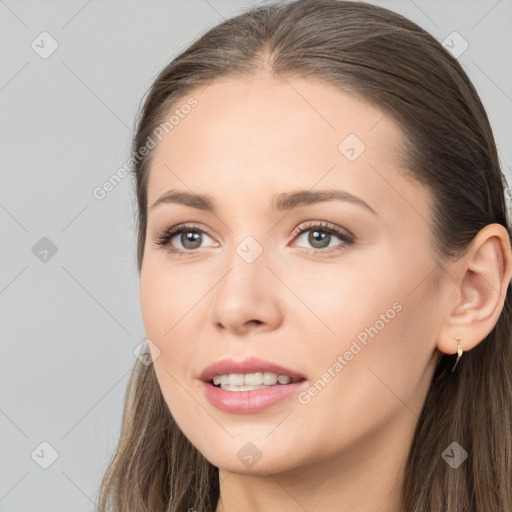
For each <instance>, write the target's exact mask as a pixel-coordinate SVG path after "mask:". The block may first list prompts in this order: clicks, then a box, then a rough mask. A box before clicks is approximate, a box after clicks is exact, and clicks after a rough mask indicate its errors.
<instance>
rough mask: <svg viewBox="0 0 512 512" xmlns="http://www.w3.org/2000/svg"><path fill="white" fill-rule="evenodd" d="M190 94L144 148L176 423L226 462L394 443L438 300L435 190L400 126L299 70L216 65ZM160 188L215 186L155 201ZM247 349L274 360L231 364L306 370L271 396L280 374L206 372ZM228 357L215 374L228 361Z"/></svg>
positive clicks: (282, 460) (389, 451)
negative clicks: (414, 161) (275, 74)
mask: <svg viewBox="0 0 512 512" xmlns="http://www.w3.org/2000/svg"><path fill="white" fill-rule="evenodd" d="M191 96H193V97H194V98H195V100H196V101H197V104H195V103H194V105H195V106H194V107H193V108H188V107H186V108H181V107H182V106H183V105H186V104H187V100H188V99H189V98H185V99H184V100H183V101H182V102H180V104H179V105H175V106H174V107H173V112H174V110H176V109H178V111H179V112H178V114H180V115H177V117H176V118H175V121H174V127H173V128H172V130H170V129H169V126H168V127H167V130H168V133H165V130H163V133H164V136H163V137H162V136H161V135H160V138H161V140H160V141H159V142H158V144H157V146H156V148H155V150H154V159H153V162H152V165H151V168H150V175H149V183H148V204H149V209H148V223H147V237H146V242H145V253H144V260H143V264H142V269H141V275H140V300H141V309H142V316H143V321H144V326H145V329H146V335H147V337H148V338H149V339H150V340H151V341H152V342H153V343H154V346H153V347H152V352H153V355H154V357H155V360H154V365H155V371H156V375H157V378H158V382H159V384H160V386H161V389H162V392H163V395H164V397H165V400H166V403H167V405H168V407H169V409H170V411H171V413H172V415H173V416H174V418H175V420H176V422H177V424H178V425H179V427H180V428H181V430H182V431H183V432H184V434H185V435H186V436H187V438H188V439H189V440H190V441H191V442H192V443H193V444H194V445H195V446H196V447H197V448H198V449H199V450H200V451H201V452H202V453H203V454H204V456H205V457H206V458H207V459H208V460H209V461H210V462H211V463H213V464H214V465H216V466H218V467H221V468H225V469H228V470H230V471H234V472H237V473H253V474H265V473H278V472H283V471H286V470H290V469H293V468H299V467H301V466H305V465H306V464H312V463H315V462H320V461H325V460H327V458H331V460H333V459H332V458H333V457H334V458H337V457H340V456H343V455H346V456H348V455H349V454H350V461H351V464H356V463H357V462H359V461H361V460H363V459H364V456H363V454H367V455H370V454H371V456H372V457H374V458H375V457H378V458H382V459H385V458H387V457H390V456H393V454H396V452H397V450H398V451H399V452H402V451H401V450H400V448H399V447H400V446H402V447H403V449H404V450H405V449H406V446H407V445H408V444H409V442H410V439H411V438H412V434H413V431H414V426H415V424H416V422H417V420H418V416H419V413H420V410H421V407H422V404H423V401H424V398H425V394H426V392H427V389H428V386H429V384H430V379H431V376H432V373H433V370H434V367H435V363H436V361H437V357H436V356H437V355H439V353H438V352H437V351H436V332H437V330H438V328H439V321H438V319H439V316H440V311H441V308H442V306H443V305H442V300H440V299H439V297H437V301H435V300H434V299H435V297H436V290H435V288H434V281H433V276H434V275H435V273H436V271H437V268H436V263H435V255H434V254H433V250H432V247H431V245H430V243H429V231H430V227H431V226H430V222H429V220H428V219H429V218H430V199H429V196H428V194H427V193H426V192H425V191H424V189H422V188H420V186H419V185H418V184H417V183H413V182H412V181H408V179H406V178H404V177H403V176H402V175H401V174H400V172H399V167H398V163H397V158H396V157H397V153H396V151H397V146H398V144H399V143H400V140H401V133H400V131H399V129H398V127H397V125H396V124H394V122H392V120H391V119H390V118H389V117H386V116H385V115H384V113H383V112H381V111H380V110H377V109H376V108H374V107H372V106H370V105H368V104H366V103H363V102H360V101H359V100H356V99H355V98H354V97H352V96H350V95H348V94H345V93H342V92H340V91H339V90H337V89H335V88H333V87H331V86H329V85H325V84H322V83H320V82H314V81H306V80H304V79H294V80H291V79H289V80H288V81H286V82H285V81H283V82H278V81H275V80H274V79H271V78H268V77H267V76H266V75H263V74H262V75H259V76H258V77H257V78H255V79H254V80H251V81H241V80H234V79H233V80H217V81H215V82H213V83H212V84H210V85H209V86H207V87H206V88H204V89H203V88H201V89H197V90H196V91H194V93H193V94H192V95H191ZM192 103H193V102H192ZM192 103H189V104H192ZM170 115H171V113H170V114H169V116H170ZM176 120H178V121H176ZM159 133H162V130H160V132H159ZM155 140H156V141H158V139H157V138H155ZM170 191H173V192H181V193H182V194H183V195H182V196H181V199H183V198H184V197H185V195H184V194H187V195H188V194H190V195H192V197H194V195H201V196H202V195H207V196H208V198H209V201H205V202H201V201H198V200H197V198H196V201H195V205H194V204H192V203H191V204H189V205H186V204H184V201H178V200H174V201H173V200H171V198H169V199H168V200H167V201H163V200H162V201H160V202H159V204H158V205H157V206H155V207H154V208H151V207H152V205H153V204H154V203H155V202H156V201H157V200H158V199H159V198H161V197H162V196H163V195H164V194H168V193H169V192H170ZM299 192H300V193H301V194H300V195H297V196H295V194H298V193H299ZM320 192H329V193H331V192H337V193H338V196H337V198H333V197H331V198H328V200H325V199H326V197H327V196H325V195H324V196H322V195H321V194H320ZM206 205H209V206H210V207H211V208H205V206H206ZM198 206H203V208H199V207H198ZM184 224H187V225H189V226H188V228H186V229H185V231H183V232H182V233H178V234H172V235H171V236H170V237H168V240H167V245H159V244H157V243H156V242H157V241H158V240H160V239H161V238H162V236H163V235H164V234H165V232H166V231H168V230H169V229H170V228H173V227H175V226H182V225H184ZM319 224H320V226H318V225H319ZM336 230H338V231H339V233H340V234H338V233H337V232H336ZM174 251H183V252H184V253H183V254H182V253H179V252H174ZM455 348H456V347H455V346H454V350H455ZM251 357H258V358H261V359H264V360H266V361H268V363H262V364H261V367H258V368H250V369H251V370H252V371H247V372H245V371H242V372H241V373H257V372H258V371H260V372H262V374H263V373H265V372H267V373H270V374H271V373H277V372H269V371H268V370H269V369H271V366H270V363H274V364H277V365H280V366H282V367H285V368H286V369H288V370H289V373H291V372H292V371H293V372H295V374H296V375H298V376H302V377H303V378H304V379H305V380H302V381H301V382H299V383H298V384H293V385H292V386H293V387H290V388H286V389H287V390H288V393H281V395H283V396H282V397H281V399H279V400H277V401H269V400H268V397H269V396H277V395H278V394H279V392H282V391H283V389H284V387H285V386H287V384H279V383H277V384H275V385H274V386H273V387H272V388H264V389H262V390H251V391H227V390H220V389H212V385H211V384H206V383H204V382H203V381H202V380H201V375H202V372H203V371H204V370H205V368H206V367H208V366H209V365H211V364H212V363H215V362H217V361H219V360H224V359H231V360H234V361H235V362H240V361H244V360H246V359H248V358H251ZM228 370H229V368H228V369H227V370H226V369H225V368H224V369H221V370H218V369H217V370H215V369H214V373H216V372H217V371H218V372H220V373H222V374H225V373H234V374H238V373H240V372H239V371H237V369H236V368H234V369H233V371H232V372H229V371H228ZM283 373H284V371H283ZM261 377H262V378H263V375H262V376H261ZM267 377H268V378H269V379H271V380H270V381H266V382H271V381H272V378H273V376H272V375H270V377H269V376H268V375H267ZM239 378H240V377H239V376H235V377H233V378H232V380H231V383H232V384H233V383H234V384H236V383H241V382H242V381H239V380H237V379H239ZM246 378H247V380H249V378H250V377H246ZM243 379H244V377H242V380H243ZM249 382H251V381H249ZM254 382H257V381H254ZM258 382H259V381H258ZM277 386H283V388H280V389H277ZM205 390H207V391H205ZM281 395H279V396H281ZM212 396H213V398H211V400H210V399H209V398H207V397H212ZM214 402H215V403H214ZM230 404H231V405H230ZM233 404H235V405H233ZM349 450H350V451H349Z"/></svg>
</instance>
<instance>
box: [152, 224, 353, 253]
mask: <svg viewBox="0 0 512 512" xmlns="http://www.w3.org/2000/svg"><path fill="white" fill-rule="evenodd" d="M315 229H316V230H317V231H322V232H325V233H329V234H331V235H332V234H334V235H336V236H337V237H338V238H339V239H340V240H342V241H343V242H344V244H343V245H341V246H337V247H336V249H334V250H332V249H331V250H329V251H327V250H322V249H307V248H304V247H300V248H299V249H302V250H305V251H306V252H308V253H324V252H326V253H332V252H337V251H341V250H343V249H344V248H345V247H347V246H348V247H350V246H353V245H355V243H356V237H355V236H354V235H353V234H352V233H349V232H347V231H344V230H342V229H341V228H338V227H337V226H335V225H334V224H330V223H328V222H322V221H320V222H313V221H309V222H307V223H306V225H303V226H300V227H299V228H297V229H296V230H295V231H294V233H293V235H292V236H293V238H294V239H295V238H297V237H298V236H299V235H302V234H303V233H305V232H308V231H313V230H315ZM186 231H197V232H200V233H204V234H206V235H208V236H209V237H210V238H213V237H212V236H211V235H210V234H209V233H208V231H206V230H204V229H201V228H199V227H197V226H196V225H195V224H180V225H178V226H174V227H172V228H170V229H168V230H167V231H165V232H164V233H163V234H162V235H160V236H158V237H157V239H156V240H155V244H156V245H158V246H161V247H166V246H169V243H170V241H171V240H172V239H173V238H174V237H175V236H176V235H180V234H181V233H183V232H186ZM167 250H168V251H169V252H171V253H173V254H178V255H180V256H181V255H187V254H193V253H194V252H197V250H188V251H183V250H181V249H176V248H174V247H171V246H169V247H167Z"/></svg>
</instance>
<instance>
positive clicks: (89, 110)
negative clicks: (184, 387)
mask: <svg viewBox="0 0 512 512" xmlns="http://www.w3.org/2000/svg"><path fill="white" fill-rule="evenodd" d="M256 3H257V2H245V1H235V0H231V1H228V0H208V1H206V0H187V1H147V2H143V1H124V2H122V1H120V0H116V1H100V0H92V1H91V0H89V1H85V0H84V1H80V2H76V1H69V0H68V1H65V2H64V1H61V2H56V1H46V2H43V1H39V2H35V1H32V2H30V1H21V0H17V1H15V0H0V55H1V66H0V141H1V151H0V173H1V183H2V186H1V188H0V226H1V230H2V231H1V236H2V242H1V249H0V254H1V266H0V308H1V320H0V322H1V323H0V335H1V348H2V352H1V357H0V365H1V366H0V376H1V381H0V443H1V445H0V461H1V462H0V511H25V512H30V511H38V512H44V511H52V512H58V511H66V512H69V511H92V510H94V502H95V500H96V497H97V491H98V486H99V482H100V479H101V477H102V475H103V472H104V471H105V468H106V465H107V463H108V460H109V459H110V457H111V455H112V453H113V450H114V447H115V444H116V441H117V438H118V435H119V429H120V420H121V413H122V407H123V394H124V390H125V386H126V384H127V381H128V377H129V373H130V371H131V369H132V367H133V365H134V363H135V361H136V359H135V357H136V356H135V354H134V349H136V347H137V346H139V344H140V343H141V342H142V340H143V339H144V337H145V333H144V328H143V324H142V320H141V316H140V310H139V299H138V276H137V270H136V260H135V240H136V238H135V224H134V209H133V208H134V200H135V199H134V195H133V191H132V183H131V181H130V180H131V178H130V177H129V176H127V177H126V178H124V180H122V182H121V183H120V184H119V185H117V186H116V187H115V188H114V190H112V191H111V192H109V193H108V194H107V195H106V197H105V198H104V199H102V200H98V199H96V198H95V197H94V196H93V190H94V188H95V187H98V186H102V184H103V183H104V182H105V181H106V180H108V179H109V177H110V176H111V175H112V174H114V173H115V172H116V170H117V169H119V168H120V167H121V166H122V165H123V164H124V163H125V162H126V160H127V159H128V157H129V144H130V137H131V135H132V126H133V122H134V117H135V113H136V109H137V107H138V104H139V101H140V100H141V98H142V96H143V95H144V93H145V92H146V90H147V88H148V86H149V84H150V83H151V81H152V79H153V78H154V77H155V76H156V74H157V73H158V71H160V69H161V68H162V67H163V66H164V65H165V63H166V62H168V61H169V60H170V59H171V58H172V57H173V56H174V55H175V54H177V53H178V51H180V50H181V49H183V48H184V47H185V46H186V45H187V44H188V43H189V42H191V41H192V40H194V39H195V38H196V37H197V36H199V35H200V34H202V33H203V32H204V31H206V30H207V29H208V28H209V27H211V26H213V25H215V24H216V23H218V22H219V21H220V20H221V19H222V18H226V17H229V16H231V15H233V14H235V13H237V12H239V11H242V10H244V9H245V8H246V7H248V6H250V5H254V4H256ZM372 3H376V4H379V5H383V6H385V7H389V8H390V9H392V10H395V11H397V12H399V13H401V14H404V15H405V16H407V17H409V18H410V19H412V20H413V21H415V22H416V23H418V24H419V25H420V26H422V27H424V28H425V29H427V30H428V31H429V32H431V33H432V34H433V35H434V36H435V37H436V38H437V39H438V40H439V41H443V40H445V39H446V37H447V36H448V35H449V34H451V33H452V32H453V31H457V32H458V33H459V34H460V35H461V36H462V37H463V38H464V40H466V41H467V42H468V44H469V47H468V48H467V50H466V51H465V52H464V53H462V54H461V55H460V56H459V57H458V58H459V60H460V62H461V63H462V65H463V67H464V69H465V70H466V72H467V73H468V74H469V76H470V78H471V79H472V81H473V83H474V84H475V86H476V88H477V90H478V92H479V94H480V96H481V98H482V100H483V103H484V106H485V107H486V109H487V112H488V114H489V117H490V120H491V124H492V126H493V129H494V132H495V137H496V141H497V145H498V149H499V152H500V157H501V161H502V164H503V168H504V170H505V172H506V174H507V179H508V181H509V183H510V181H511V180H510V178H509V176H510V175H511V173H512V169H511V167H510V164H511V162H512V147H511V145H510V140H511V119H512V66H511V61H510V55H511V49H512V30H511V28H512V2H511V0H499V1H497V0H490V1H487V0H485V1H484V0H480V1H440V0H439V1H432V0H431V1H420V0H415V1H412V0H402V1H374V2H372ZM44 31H46V32H48V33H49V34H50V35H51V37H52V38H53V39H54V40H55V41H56V42H57V43H58V48H57V50H55V51H54V53H52V54H51V55H49V56H48V55H44V52H49V51H50V49H51V44H52V42H51V40H50V39H49V36H40V34H41V33H42V32H44ZM41 39H43V41H41ZM33 42H34V43H33ZM32 44H33V45H35V47H36V48H37V51H36V50H35V49H33V47H32V46H31V45H32ZM453 44H454V47H455V49H459V50H460V49H461V48H462V46H460V41H458V42H457V41H455V42H454V43H453ZM41 53H43V55H42V56H41ZM43 56H44V57H46V58H43ZM44 237H46V238H44ZM41 239H43V240H41ZM52 247H53V251H55V250H56V251H57V252H56V253H55V254H53V252H52ZM45 250H46V251H48V252H44V251H45ZM43 442H46V443H49V445H50V446H48V445H46V444H43V445H41V443H43ZM55 455H56V456H57V458H56V459H55V460H53V458H54V457H55ZM50 462H52V463H51V465H50V466H49V467H48V468H47V469H44V468H43V467H41V465H43V466H44V465H47V464H49V463H50Z"/></svg>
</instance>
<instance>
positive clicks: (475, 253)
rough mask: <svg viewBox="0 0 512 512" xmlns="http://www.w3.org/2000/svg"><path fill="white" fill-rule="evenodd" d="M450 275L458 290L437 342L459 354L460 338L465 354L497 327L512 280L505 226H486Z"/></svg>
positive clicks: (450, 300) (446, 350)
mask: <svg viewBox="0 0 512 512" xmlns="http://www.w3.org/2000/svg"><path fill="white" fill-rule="evenodd" d="M450 273H451V274H452V277H453V278H454V281H453V286H454V288H453V293H452V294H451V296H450V299H449V301H448V302H447V303H446V305H447V309H446V316H445V318H444V319H443V322H442V327H441V331H440V333H439V337H438V341H437V348H438V349H439V350H440V351H441V352H444V353H445V354H455V353H456V352H457V340H456V339H457V338H460V339H461V341H460V345H461V348H462V350H463V351H465V352H466V351H468V350H471V349H472V348H473V347H475V346H476V345H477V344H478V343H480V342H481V341H482V340H483V339H485V337H486V336H487V335H488V334H489V333H490V332H491V331H492V329H493V328H494V326H495V325H496V322H497V321H498V318H499V316H500V314H501V311H502V309H503V305H504V303H505V294H506V292H507V287H508V285H509V284H510V280H511V277H512V250H511V247H510V239H509V236H508V233H507V230H506V229H505V228H504V227H503V226H502V225H501V224H488V225H487V226H485V227H483V228H482V229H481V230H480V231H479V232H478V233H477V235H476V236H475V238H474V239H473V241H472V242H471V244H470V246H469V248H468V251H467V253H466V255H465V256H463V257H461V258H460V260H458V261H457V262H456V263H455V265H454V266H453V268H452V271H451V272H450Z"/></svg>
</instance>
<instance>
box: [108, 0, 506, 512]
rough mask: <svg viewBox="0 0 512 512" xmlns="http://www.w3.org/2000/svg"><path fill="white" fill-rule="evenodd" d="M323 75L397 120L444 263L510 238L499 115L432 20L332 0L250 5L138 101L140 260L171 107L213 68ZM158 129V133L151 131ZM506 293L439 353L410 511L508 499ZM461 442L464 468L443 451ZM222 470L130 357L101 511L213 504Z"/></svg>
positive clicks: (495, 505) (468, 507)
mask: <svg viewBox="0 0 512 512" xmlns="http://www.w3.org/2000/svg"><path fill="white" fill-rule="evenodd" d="M262 63H263V64H265V65H266V67H267V68H268V69H269V70H270V71H271V72H272V73H274V74H275V76H276V78H283V79H285V78H286V77H304V78H312V79H315V80H322V81H324V82H325V83H328V84H333V85H335V86H337V87H339V89H340V90H343V91H345V92H348V93H351V94H353V95H355V96H357V97H358V98H360V99H362V100H364V101H366V102H369V103H370V104H372V105H374V106H377V107H378V108H379V109H381V111H382V112H384V113H386V114H387V115H388V116H390V117H391V118H392V119H393V120H395V121H396V122H397V123H398V125H399V126H400V127H401V128H402V129H403V133H404V136H405V137H406V144H405V146H404V148H402V149H403V150H402V151H400V154H399V157H400V159H401V162H403V164H404V165H405V167H406V168H407V172H408V173H409V174H410V176H411V177H413V178H415V179H416V180H417V181H418V182H419V183H420V184H422V185H424V186H425V187H426V189H427V190H428V191H429V192H430V193H431V195H432V198H433V211H432V219H433V223H432V226H431V237H432V243H433V246H434V248H435V249H436V251H437V253H438V255H439V259H440V261H441V262H442V261H448V260H450V259H452V258H459V257H461V256H462V255H464V253H465V251H466V250H467V248H468V244H469V243H470V242H471V241H472V240H473V238H474V236H475V235H476V234H477V232H478V231H479V230H480V229H481V228H483V227H484V226H485V225H487V224H491V223H498V224H501V225H503V226H504V227H505V228H506V229H507V232H508V233H509V237H510V236H511V235H510V233H511V229H510V227H509V225H508V223H507V215H506V205H505V195H504V186H505V184H506V181H505V178H504V174H503V173H502V171H501V168H500V163H499V159H498V154H497V150H496V146H495V141H494V138H493V133H492V130H491V126H490V123H489V120H488V117H487V115H486V112H485V110H484V107H483V106H482V103H481V101H480V99H479V97H478V94H477V92H476V91H475V88H474V87H473V85H472V84H471V82H470V80H469V79H468V77H467V75H466V74H465V72H464V71H463V69H462V67H461V65H460V64H459V62H458V61H457V59H455V58H454V57H453V56H452V55H451V54H449V53H448V51H447V50H445V49H444V48H443V47H442V45H441V44H440V43H439V42H438V41H437V40H436V39H434V37H432V36H431V35H430V34H429V33H427V32H426V31H425V30H423V29H422V28H420V27H419V26H417V25H416V24H414V23H413V22H411V21H409V20H408V19H406V18H404V17H403V16H401V15H399V14H396V13H394V12H392V11H389V10H387V9H384V8H382V7H377V6H375V5H371V4H367V3H362V2H361V3H360V2H353V1H337V0H298V1H294V2H291V3H290V2H288V3H285V2H274V3H269V4H266V5H262V6H261V5H260V6H257V7H253V8H252V9H250V10H247V11H246V12H244V13H242V14H240V15H237V16H236V17H233V18H231V19H228V20H226V21H224V22H222V23H220V24H219V25H217V26H215V27H213V28H212V29H210V30H209V31H207V32H206V33H205V34H204V35H203V36H202V37H200V38H199V39H198V40H197V41H196V42H194V43H193V44H191V45H190V46H189V47H188V48H186V49H185V50H184V51H182V52H181V53H180V54H179V55H178V56H177V57H175V58H174V59H173V60H172V62H170V63H169V64H168V65H167V66H166V67H165V68H164V69H163V71H162V72H161V73H160V74H159V75H158V77H157V78H156V79H155V81H154V82H153V84H152V86H151V88H150V90H149V92H148V94H147V96H146V98H145V102H144V104H143V105H142V107H141V111H140V113H139V116H138V123H137V129H136V133H135V137H134V140H133V146H132V151H133V155H134V156H135V158H133V159H132V162H133V174H134V178H135V187H136V196H137V202H138V205H137V206H138V212H137V213H138V219H137V221H138V248H137V259H138V269H139V272H140V269H141V265H142V260H143V257H144V241H145V238H146V220H147V217H146V215H147V181H148V172H149V166H150V161H151V155H152V152H151V151H149V152H148V153H147V154H145V155H144V156H141V154H140V153H139V150H140V148H142V147H143V146H147V145H148V141H149V140H150V139H151V140H154V134H155V130H157V129H158V126H159V125H161V124H162V123H165V122H166V118H167V116H169V112H171V107H172V108H175V107H176V106H177V105H179V103H180V102H184V101H185V100H186V98H187V97H188V96H189V95H191V94H192V91H194V90H196V88H198V87H201V86H207V85H208V84H209V83H210V82H212V81H213V80H215V79H216V78H219V77H223V78H245V79H250V78H251V77H252V76H255V75H256V74H257V73H258V72H259V70H260V69H261V64H262ZM157 133H158V132H157ZM510 301H511V291H510V286H509V287H508V288H507V292H506V298H505V304H504V308H503V310H502V312H501V315H500V317H499V319H498V321H497V323H496V325H495V326H494V328H493V330H492V331H491V332H490V334H489V335H488V336H487V337H486V339H484V340H483V341H482V342H481V343H479V344H478V345H477V346H476V347H475V348H474V349H472V350H471V351H469V352H467V353H465V354H464V356H463V358H462V360H461V362H460V364H459V365H458V367H457V369H456V371H455V372H453V373H452V372H451V371H450V368H451V367H452V366H453V363H454V358H455V355H443V356H442V357H441V359H440V362H439V364H438V365H437V367H436V369H435V372H434V375H433V379H432V383H431V386H430V388H429V391H428V394H427V396H426V400H425V404H424V407H423V410H422V413H421V416H420V418H419V421H418V423H417V427H416V431H415V434H414V438H413V441H412V445H411V448H410V452H409V456H408V459H407V466H406V470H405V482H404V487H403V490H402V493H401V495H402V496H403V500H402V501H403V503H402V507H403V510H404V511H407V512H439V511H441V510H443V511H450V512H452V511H462V510H464V511H465V512H504V511H512V431H511V427H512V332H511V329H512V327H511V325H512V324H511V307H510V305H511V302H510ZM453 442H457V443H459V444H460V445H461V446H462V447H463V448H464V449H465V450H466V451H467V452H468V455H469V456H468V459H467V460H466V461H465V462H464V463H463V464H461V465H460V466H459V467H458V468H457V469H453V468H452V467H450V466H449V465H448V464H447V463H446V462H445V461H444V460H443V458H442V457H441V455H442V453H443V451H444V450H445V449H446V448H447V447H448V446H449V445H450V444H451V443H453ZM218 498H219V482H218V468H216V467H215V466H213V465H212V464H210V463H209V462H208V461H207V460H206V459H205V458H204V457H203V456H202V455H201V454H200V453H199V452H198V450H197V449H196V448H195V447H193V446H192V445H191V443H190V442H189V441H188V439H187V438H186V437H185V436H184V434H183V433H182V432H181V431H180V429H179V427H178V426H177V424H176V423H175V421H174V420H173V418H172V416H171V414H170V412H169V409H168V407H167V406H166V404H165V402H164V399H163V396H162V393H161V390H160V388H159V385H158V382H157V379H156V375H155V371H154V367H153V365H149V366H146V365H144V364H142V363H141V362H136V365H135V367H134V370H133V374H132V376H131V379H130V382H129V384H128V387H127V391H126V401H125V407H124V412H123V418H122V430H121V436H120V439H119V444H118V446H117V450H116V451H115V454H114V456H113V458H112V460H111V462H110V465H109V467H108V470H107V471H106V474H105V475H104V477H103V480H102V483H101V487H100V495H99V509H100V511H102V512H103V511H107V510H112V511H117V512H128V511H130V512H135V511H142V510H149V511H151V512H164V511H165V512H186V511H188V510H189V509H193V510H196V511H198V512H214V511H215V508H216V505H217V501H218Z"/></svg>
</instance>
